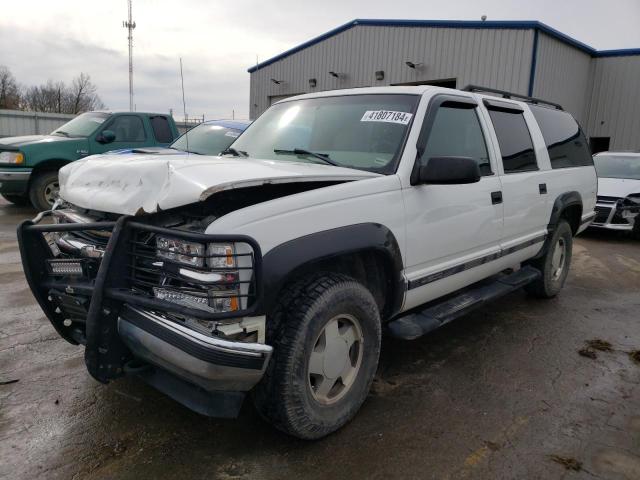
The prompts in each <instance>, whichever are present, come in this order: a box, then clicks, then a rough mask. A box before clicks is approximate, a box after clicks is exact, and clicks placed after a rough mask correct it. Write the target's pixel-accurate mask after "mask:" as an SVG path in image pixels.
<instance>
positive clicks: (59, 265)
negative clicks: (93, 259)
mask: <svg viewBox="0 0 640 480" xmlns="http://www.w3.org/2000/svg"><path fill="white" fill-rule="evenodd" d="M48 265H49V273H51V274H52V275H69V276H78V277H79V276H82V275H84V267H83V264H82V261H81V260H66V259H55V260H48Z"/></svg>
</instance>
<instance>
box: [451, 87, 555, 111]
mask: <svg viewBox="0 0 640 480" xmlns="http://www.w3.org/2000/svg"><path fill="white" fill-rule="evenodd" d="M462 90H463V91H465V92H485V93H495V94H497V95H500V96H501V97H502V98H513V99H515V100H522V101H523V102H528V103H535V104H540V105H549V106H551V107H554V108H557V109H558V110H564V108H562V105H560V104H558V103H553V102H548V101H546V100H542V99H540V98H535V97H529V96H527V95H520V94H519V93H513V92H507V91H505V90H498V89H497V88H489V87H481V86H479V85H467V86H466V87H464V88H463V89H462Z"/></svg>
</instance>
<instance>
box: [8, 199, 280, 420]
mask: <svg viewBox="0 0 640 480" xmlns="http://www.w3.org/2000/svg"><path fill="white" fill-rule="evenodd" d="M188 212H189V210H188V209H187V214H180V215H178V214H173V213H170V212H169V213H167V212H165V213H164V214H162V215H155V216H153V215H151V216H144V217H140V218H138V217H132V216H120V217H117V216H114V215H109V214H99V215H89V214H86V213H83V212H78V211H76V210H58V211H54V212H53V216H54V220H55V222H56V223H52V224H44V223H35V222H33V221H26V222H24V223H22V224H21V225H20V226H19V227H18V241H19V245H20V253H21V256H22V262H23V267H24V271H25V275H26V278H27V281H28V283H29V286H30V288H31V290H32V291H33V293H34V295H35V297H36V299H37V301H38V303H39V304H40V306H41V307H42V309H43V311H44V312H45V314H46V315H47V317H48V318H49V320H50V321H51V323H52V324H53V326H54V328H55V329H56V331H57V332H58V333H59V334H60V335H61V336H62V337H63V338H65V339H66V340H67V341H69V342H71V343H73V344H83V345H85V362H86V365H87V369H88V370H89V372H90V374H91V375H92V376H93V377H94V378H96V379H97V380H99V381H100V382H103V383H107V382H108V381H110V380H112V379H115V378H118V377H120V376H123V375H125V374H133V375H137V376H139V377H141V378H143V379H144V380H146V381H147V382H148V383H150V384H152V385H153V386H155V387H156V388H158V389H159V390H161V391H163V392H165V393H166V394H168V395H169V396H171V397H172V398H174V399H176V400H178V401H179V402H181V403H183V404H185V405H186V406H188V407H189V408H191V409H193V410H195V411H198V412H200V413H202V414H205V415H210V416H226V417H228V416H235V415H236V414H237V412H238V411H239V408H240V406H241V404H242V400H243V397H244V392H246V391H248V390H249V389H251V388H252V387H253V386H254V385H255V384H256V383H257V382H258V381H259V380H260V378H261V377H262V375H263V374H264V370H265V368H266V366H267V364H268V361H269V358H270V356H271V352H272V348H271V347H270V346H268V345H265V344H264V341H265V339H264V328H265V327H264V318H265V317H264V316H263V315H261V312H260V305H261V301H262V281H261V275H262V273H261V267H262V257H261V252H260V247H259V245H258V244H257V243H256V242H255V240H254V239H252V238H250V237H248V236H244V235H207V234H204V233H202V232H203V229H202V228H201V223H202V222H203V220H202V219H196V220H194V219H193V218H189V216H188Z"/></svg>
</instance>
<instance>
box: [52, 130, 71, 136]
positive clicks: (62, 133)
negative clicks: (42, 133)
mask: <svg viewBox="0 0 640 480" xmlns="http://www.w3.org/2000/svg"><path fill="white" fill-rule="evenodd" d="M53 133H59V134H60V135H62V136H65V137H68V136H69V133H68V132H65V131H63V130H56V131H55V132H53ZM52 135H53V134H52Z"/></svg>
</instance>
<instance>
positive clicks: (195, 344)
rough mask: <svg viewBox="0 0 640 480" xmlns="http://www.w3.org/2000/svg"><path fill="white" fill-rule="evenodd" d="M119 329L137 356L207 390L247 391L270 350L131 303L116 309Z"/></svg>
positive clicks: (270, 348) (269, 355) (259, 376)
mask: <svg viewBox="0 0 640 480" xmlns="http://www.w3.org/2000/svg"><path fill="white" fill-rule="evenodd" d="M118 332H119V334H120V337H121V338H122V340H123V341H124V343H125V344H126V345H127V347H129V349H130V350H131V351H132V352H133V354H134V356H135V357H136V358H138V359H140V360H143V361H145V362H147V363H149V364H151V365H154V366H156V367H160V368H163V369H164V370H167V371H169V372H171V373H173V374H174V375H176V376H178V377H180V378H183V379H185V380H187V381H189V382H191V383H193V384H195V385H198V386H199V387H201V388H203V389H204V390H206V391H217V390H223V391H240V392H245V391H247V390H250V389H251V388H252V387H253V386H254V385H255V384H256V383H257V382H258V381H259V380H260V379H261V378H262V376H263V374H264V371H265V368H266V367H267V364H268V363H269V358H270V357H271V352H272V350H273V348H272V347H270V346H268V345H264V344H261V343H244V342H231V341H228V340H223V339H221V338H217V337H211V336H207V335H203V334H201V333H199V332H196V331H194V330H191V329H189V328H186V327H184V326H182V325H180V324H177V323H175V322H172V321H169V320H166V319H164V318H162V317H161V316H159V315H156V314H154V313H151V312H147V311H144V310H141V309H138V308H135V307H125V308H124V309H123V310H122V311H121V313H120V316H119V318H118Z"/></svg>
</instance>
